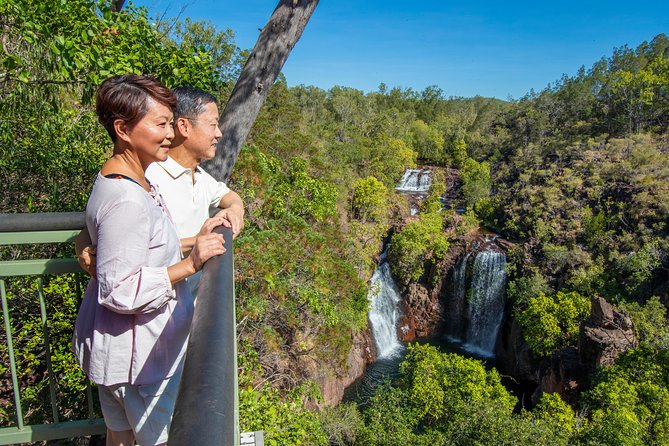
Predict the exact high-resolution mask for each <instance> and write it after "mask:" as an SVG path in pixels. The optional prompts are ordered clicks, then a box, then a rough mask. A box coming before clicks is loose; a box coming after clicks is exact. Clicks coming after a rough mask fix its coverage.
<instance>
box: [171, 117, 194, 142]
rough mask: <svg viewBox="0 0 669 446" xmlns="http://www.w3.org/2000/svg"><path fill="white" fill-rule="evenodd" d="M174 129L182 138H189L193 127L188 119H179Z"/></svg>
mask: <svg viewBox="0 0 669 446" xmlns="http://www.w3.org/2000/svg"><path fill="white" fill-rule="evenodd" d="M174 128H175V129H176V130H177V131H178V132H179V133H180V134H181V136H182V137H184V138H187V137H188V136H189V135H190V130H191V128H192V126H191V123H190V122H189V121H188V119H186V118H178V119H177V121H176V123H175V126H174Z"/></svg>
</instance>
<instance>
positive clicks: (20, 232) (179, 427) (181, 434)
mask: <svg viewBox="0 0 669 446" xmlns="http://www.w3.org/2000/svg"><path fill="white" fill-rule="evenodd" d="M83 227H84V215H83V213H57V214H0V245H15V244H36V243H52V242H53V243H63V242H72V241H73V240H74V238H75V237H76V235H77V234H78V233H79V231H80V230H81V228H83ZM217 231H222V232H221V233H222V234H223V235H224V237H225V246H226V252H225V254H223V255H221V256H218V257H216V258H213V259H211V260H210V261H208V262H207V263H206V264H205V267H204V268H203V270H202V275H201V278H200V286H199V291H198V300H197V305H196V307H195V313H194V316H193V325H192V327H191V335H190V339H189V343H188V348H187V354H186V359H185V364H184V371H183V375H182V379H181V384H180V387H179V393H178V396H177V401H176V407H175V411H174V416H173V421H172V426H171V429H170V437H169V438H170V440H169V442H170V446H180V445H189V446H198V445H216V444H218V445H225V446H227V445H239V444H240V433H239V409H238V408H239V405H238V394H237V342H236V339H237V336H236V322H235V301H234V299H235V297H234V281H233V278H234V272H233V270H234V267H233V255H232V253H233V245H232V232H231V231H230V230H229V229H227V228H219V229H217ZM80 271H81V270H80V268H79V265H78V264H77V262H76V260H75V259H41V260H17V261H2V262H0V292H1V293H2V311H3V318H4V321H5V331H6V336H7V349H8V356H9V362H10V370H11V375H12V384H13V389H14V403H15V412H16V426H15V427H5V428H0V445H4V444H12V443H19V442H30V441H41V440H55V439H63V438H71V437H77V436H85V435H94V434H101V433H103V432H104V431H105V426H104V422H103V420H102V419H89V420H76V421H63V422H61V421H60V419H59V411H58V403H57V401H56V394H57V388H56V386H57V384H56V383H55V380H54V376H53V370H52V369H51V364H50V361H51V352H50V345H49V330H48V328H49V323H48V322H49V320H48V317H47V314H46V303H45V300H44V295H43V293H42V285H41V283H42V276H44V275H50V274H66V273H75V272H80ZM26 275H38V276H40V277H38V278H37V280H38V282H39V284H38V289H39V293H38V299H39V302H40V308H41V317H42V326H43V330H44V339H45V346H44V349H45V351H44V353H45V355H44V356H45V358H46V367H47V374H48V379H49V387H50V397H51V408H52V417H53V423H51V424H43V425H32V426H30V425H26V424H24V419H23V412H22V406H21V392H20V387H19V383H18V375H17V370H16V361H15V358H14V354H15V352H14V347H13V343H12V339H13V338H12V330H11V324H10V320H11V315H10V309H9V306H8V300H7V296H6V290H5V280H6V279H7V278H9V277H13V276H26ZM79 298H81V297H79ZM72 328H74V327H72ZM73 366H75V364H73ZM92 399H93V398H92V393H91V389H90V386H89V388H88V389H87V400H88V404H89V417H90V418H93V409H92V407H93V405H92ZM257 434H260V435H259V436H257V437H256V441H257V440H260V441H262V434H261V433H257ZM244 444H247V443H244ZM255 444H261V443H257V442H256V443H255Z"/></svg>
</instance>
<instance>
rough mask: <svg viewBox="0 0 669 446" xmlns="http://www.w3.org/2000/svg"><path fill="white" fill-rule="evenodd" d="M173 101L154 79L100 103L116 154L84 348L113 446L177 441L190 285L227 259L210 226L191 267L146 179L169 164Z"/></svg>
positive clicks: (96, 223) (81, 330) (101, 183)
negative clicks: (155, 165)
mask: <svg viewBox="0 0 669 446" xmlns="http://www.w3.org/2000/svg"><path fill="white" fill-rule="evenodd" d="M175 102H176V100H175V98H174V96H173V95H172V93H171V92H170V91H169V90H168V89H167V87H165V86H164V85H162V84H161V83H159V82H157V81H156V80H154V79H151V78H148V77H143V76H136V75H125V76H117V77H112V78H109V79H107V80H105V81H104V82H103V83H102V85H101V86H100V89H99V90H98V93H97V98H96V109H97V114H98V119H99V121H100V123H101V124H102V125H103V126H104V127H105V129H106V130H107V132H108V133H109V135H110V137H111V139H112V142H113V144H114V152H113V155H112V157H111V158H110V159H109V160H108V161H107V162H105V164H104V165H103V166H102V169H101V171H100V173H99V174H98V176H97V178H96V180H95V183H94V185H93V190H92V192H91V196H90V198H89V200H88V203H87V205H86V226H87V229H88V232H89V234H90V236H91V239H92V243H93V244H94V245H97V253H96V255H97V264H96V276H95V277H94V278H93V279H91V281H90V283H89V285H88V288H87V289H86V294H85V296H84V300H83V302H82V305H81V308H80V310H79V314H78V316H77V322H76V326H75V333H74V348H75V353H76V355H77V358H78V359H79V363H80V365H81V367H82V368H83V369H84V371H85V372H86V374H87V376H88V377H89V379H91V380H92V381H93V382H95V383H97V384H98V390H99V394H100V403H101V406H102V413H103V415H104V418H105V423H106V425H107V445H117V446H120V445H133V444H134V441H137V443H138V444H140V445H141V446H150V445H159V444H164V443H165V442H166V441H167V433H168V431H169V423H170V420H171V416H172V411H173V409H174V398H175V397H176V392H177V388H178V382H179V378H180V372H181V366H182V359H183V355H184V352H185V349H186V343H187V339H188V333H189V329H190V324H191V319H192V314H193V308H194V299H193V297H192V295H191V294H190V291H189V288H188V286H186V283H185V281H184V280H183V279H185V278H186V277H188V276H190V275H192V274H194V273H195V272H196V271H199V270H200V269H201V268H202V265H203V263H204V262H205V261H206V260H207V259H209V258H210V257H213V256H215V255H218V254H222V253H223V252H224V251H225V250H224V247H223V237H222V236H221V235H219V234H216V233H212V232H211V231H212V229H213V228H214V227H215V226H217V225H219V224H220V223H221V222H220V221H219V220H220V219H219V220H215V219H209V220H208V221H207V222H206V223H205V224H204V226H203V228H202V230H201V231H200V234H199V235H198V237H197V239H196V242H195V245H194V246H193V248H192V250H191V251H190V254H189V255H188V257H186V258H184V259H182V258H181V251H180V244H179V238H178V236H177V232H176V229H175V227H174V224H173V223H172V221H171V218H170V216H169V213H168V211H167V208H166V207H165V205H164V203H163V200H162V198H161V196H160V194H159V193H158V191H157V190H156V189H155V188H154V187H153V186H152V185H151V184H150V183H149V182H148V181H147V180H146V178H145V177H144V172H145V170H146V168H147V167H148V166H149V164H151V163H152V162H154V161H164V160H165V159H166V158H167V153H168V151H169V147H170V142H171V140H172V139H173V137H174V131H173V130H172V109H173V108H174V106H175Z"/></svg>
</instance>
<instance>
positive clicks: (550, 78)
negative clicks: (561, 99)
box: [134, 0, 669, 99]
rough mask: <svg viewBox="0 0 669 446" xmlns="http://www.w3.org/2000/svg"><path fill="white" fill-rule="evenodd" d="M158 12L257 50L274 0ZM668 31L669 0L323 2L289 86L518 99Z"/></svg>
mask: <svg viewBox="0 0 669 446" xmlns="http://www.w3.org/2000/svg"><path fill="white" fill-rule="evenodd" d="M134 3H135V4H136V5H142V6H145V7H147V8H148V10H149V14H150V15H151V16H152V17H155V16H157V15H160V14H164V13H165V14H166V15H167V16H170V17H173V16H175V15H177V14H178V12H179V11H180V10H181V9H182V8H183V13H182V17H190V18H192V19H195V20H209V21H211V22H213V23H214V24H215V25H216V26H218V27H220V28H232V30H233V31H234V33H235V40H236V43H237V45H238V46H240V47H242V48H252V47H253V45H254V44H255V41H256V39H257V37H258V34H259V32H260V31H259V29H260V28H262V27H263V26H264V25H265V23H266V22H267V19H268V18H269V17H270V15H271V14H272V12H273V11H274V8H275V7H276V5H277V3H278V1H276V0H242V1H239V0H235V1H232V0H136V1H134ZM659 33H665V34H669V1H667V0H652V1H650V0H636V1H626V2H623V1H618V0H610V1H601V0H597V1H588V0H581V1H573V0H563V1H561V2H557V1H551V2H540V1H539V2H537V1H532V2H530V1H510V2H500V1H496V2H492V1H488V0H480V1H475V2H465V1H462V0H460V1H457V2H455V1H448V0H443V1H432V0H423V1H420V0H419V1H415V2H411V1H406V0H404V1H395V0H385V1H381V0H368V1H365V0H357V1H355V0H321V1H320V2H319V4H318V6H317V7H316V11H315V12H314V15H313V16H312V18H311V20H310V21H309V23H308V24H307V27H306V29H305V31H304V34H303V35H302V38H301V39H300V41H299V42H298V43H297V45H296V46H295V48H294V49H293V51H292V53H291V54H290V56H289V58H288V61H287V62H286V65H285V66H284V69H283V73H284V74H285V76H286V79H287V80H288V85H290V86H293V85H298V84H306V85H315V86H318V87H320V88H323V89H326V90H327V89H329V88H331V87H332V86H334V85H341V86H346V87H353V88H357V89H359V90H363V91H364V92H370V91H376V90H377V89H378V86H379V84H380V83H381V82H383V83H385V84H386V85H387V86H389V87H401V88H408V87H410V88H413V89H414V90H418V91H420V90H422V89H424V88H425V87H427V86H429V85H437V86H439V87H440V88H441V89H442V90H443V91H444V95H445V96H447V97H448V96H464V97H470V96H475V95H481V96H487V97H497V98H500V99H509V98H513V99H517V98H519V97H522V96H523V95H525V94H526V93H528V92H529V91H530V89H534V90H537V91H538V90H541V89H543V88H545V87H546V86H547V85H548V84H549V83H552V82H555V81H557V80H559V79H560V78H561V77H562V75H563V74H567V75H569V76H571V75H574V74H575V73H576V71H577V70H578V69H579V68H580V67H581V66H585V67H586V68H590V67H591V66H592V64H593V63H594V62H596V61H597V60H599V59H600V58H601V57H603V56H609V55H610V54H611V53H612V51H613V49H614V48H616V47H621V46H623V45H628V46H630V47H636V46H637V45H639V44H640V43H642V42H643V41H644V40H646V41H650V40H651V39H652V38H653V37H654V36H655V35H657V34H659Z"/></svg>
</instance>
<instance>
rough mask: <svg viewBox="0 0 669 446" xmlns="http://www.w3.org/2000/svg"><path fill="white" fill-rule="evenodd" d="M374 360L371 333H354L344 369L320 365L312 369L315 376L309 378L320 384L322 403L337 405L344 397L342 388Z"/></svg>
mask: <svg viewBox="0 0 669 446" xmlns="http://www.w3.org/2000/svg"><path fill="white" fill-rule="evenodd" d="M375 360H376V350H375V348H374V341H373V340H372V335H371V333H370V332H369V331H365V332H362V333H359V334H356V335H354V336H353V346H352V348H351V350H350V351H349V354H348V358H347V360H346V366H345V367H344V370H342V371H340V372H339V373H333V372H332V371H329V370H323V369H322V368H321V367H317V368H316V369H315V370H314V373H315V375H316V376H312V377H311V379H314V380H316V381H317V382H318V383H319V384H320V387H321V392H322V394H323V404H324V405H325V406H334V405H337V404H338V403H339V402H340V401H341V400H342V398H343V397H344V389H346V387H348V386H350V385H351V384H352V383H353V381H355V380H356V379H358V378H360V377H361V376H362V374H363V373H364V372H365V367H366V366H367V364H370V363H372V362H374V361H375ZM314 365H316V364H314Z"/></svg>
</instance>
